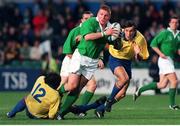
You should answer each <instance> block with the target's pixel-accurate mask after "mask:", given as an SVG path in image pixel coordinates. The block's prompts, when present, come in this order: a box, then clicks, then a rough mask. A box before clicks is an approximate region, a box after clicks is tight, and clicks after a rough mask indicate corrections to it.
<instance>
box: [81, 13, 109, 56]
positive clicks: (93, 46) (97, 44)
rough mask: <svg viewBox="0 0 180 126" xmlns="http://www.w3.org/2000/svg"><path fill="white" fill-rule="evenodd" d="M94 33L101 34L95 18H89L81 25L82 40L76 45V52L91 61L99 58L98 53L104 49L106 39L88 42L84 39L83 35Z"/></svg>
mask: <svg viewBox="0 0 180 126" xmlns="http://www.w3.org/2000/svg"><path fill="white" fill-rule="evenodd" d="M96 32H101V28H100V25H99V22H98V21H97V19H96V17H91V18H89V19H88V20H86V21H85V22H84V23H83V24H82V26H81V28H80V34H81V35H82V39H81V41H80V43H79V45H78V50H79V53H80V54H81V55H84V56H87V57H90V58H93V59H97V58H98V57H99V55H100V52H101V51H102V50H103V49H104V47H105V44H106V42H107V38H106V37H102V38H99V39H96V40H88V41H86V40H85V39H84V36H85V35H87V34H89V33H96Z"/></svg>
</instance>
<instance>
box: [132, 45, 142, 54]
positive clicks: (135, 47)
mask: <svg viewBox="0 0 180 126" xmlns="http://www.w3.org/2000/svg"><path fill="white" fill-rule="evenodd" d="M133 47H134V53H135V55H138V54H139V53H140V51H141V49H140V48H139V46H138V45H137V44H135V43H134V44H133Z"/></svg>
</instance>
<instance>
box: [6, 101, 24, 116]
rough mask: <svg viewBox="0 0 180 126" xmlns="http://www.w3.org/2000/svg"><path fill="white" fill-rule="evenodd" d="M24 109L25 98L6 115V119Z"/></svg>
mask: <svg viewBox="0 0 180 126" xmlns="http://www.w3.org/2000/svg"><path fill="white" fill-rule="evenodd" d="M25 108H26V103H25V98H23V99H21V100H20V101H19V102H18V103H17V104H16V106H15V107H14V108H13V109H12V110H11V111H10V112H8V113H7V117H8V118H12V117H14V116H15V115H16V113H18V112H21V111H23V110H24V109H25Z"/></svg>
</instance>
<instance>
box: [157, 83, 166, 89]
mask: <svg viewBox="0 0 180 126" xmlns="http://www.w3.org/2000/svg"><path fill="white" fill-rule="evenodd" d="M157 88H158V89H164V88H166V84H158V86H157Z"/></svg>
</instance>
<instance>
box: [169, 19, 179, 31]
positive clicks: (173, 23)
mask: <svg viewBox="0 0 180 126" xmlns="http://www.w3.org/2000/svg"><path fill="white" fill-rule="evenodd" d="M178 26H179V22H178V19H171V21H170V22H169V27H170V29H172V30H177V28H178Z"/></svg>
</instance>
